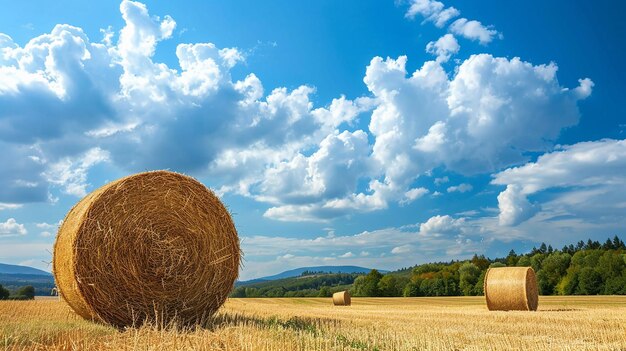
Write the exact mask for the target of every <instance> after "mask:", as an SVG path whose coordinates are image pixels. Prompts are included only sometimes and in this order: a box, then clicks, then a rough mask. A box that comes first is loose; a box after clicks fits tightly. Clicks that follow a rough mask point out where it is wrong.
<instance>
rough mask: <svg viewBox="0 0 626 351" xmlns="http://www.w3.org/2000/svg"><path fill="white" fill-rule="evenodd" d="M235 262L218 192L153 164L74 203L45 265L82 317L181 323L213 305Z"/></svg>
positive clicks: (235, 246) (231, 278) (232, 232)
mask: <svg viewBox="0 0 626 351" xmlns="http://www.w3.org/2000/svg"><path fill="white" fill-rule="evenodd" d="M239 260H240V251H239V238H238V236H237V230H236V229H235V225H234V223H233V221H232V219H231V217H230V214H229V212H228V210H227V209H226V208H225V207H224V205H223V204H222V202H221V201H220V200H219V199H218V198H217V196H215V195H214V194H213V192H212V191H210V190H209V189H207V188H206V187H205V186H204V185H202V184H201V183H199V182H198V181H196V180H195V179H193V178H190V177H187V176H184V175H181V174H178V173H173V172H168V171H154V172H146V173H139V174H135V175H131V176H128V177H126V178H122V179H119V180H117V181H114V182H112V183H109V184H107V185H105V186H103V187H102V188H100V189H97V190H95V191H94V192H92V193H91V194H89V195H87V196H86V197H85V198H83V199H82V200H81V201H80V202H78V203H77V204H76V205H75V206H74V207H73V208H72V209H71V210H70V212H69V213H68V214H67V216H66V217H65V220H64V221H63V224H62V226H61V227H60V228H59V233H58V235H57V239H56V242H55V245H54V257H53V272H54V277H55V280H56V284H57V286H58V288H59V292H60V295H61V296H62V297H63V299H64V300H65V301H66V302H67V303H68V304H69V305H70V306H71V307H72V309H73V310H74V311H76V313H78V314H79V315H81V316H82V317H84V318H86V319H91V320H97V321H101V322H106V323H109V324H112V325H115V326H118V327H124V326H131V325H138V324H141V323H143V322H149V323H154V324H156V325H158V326H165V325H168V324H169V323H173V322H175V323H177V324H179V325H183V326H184V325H192V324H195V323H202V322H203V321H204V320H205V319H206V318H208V317H210V316H211V315H212V314H214V313H215V312H216V311H217V310H218V309H219V307H220V306H221V305H222V304H223V303H224V301H225V300H226V298H227V296H228V294H229V292H230V291H231V290H232V288H233V285H234V282H235V280H236V279H237V276H238V274H239Z"/></svg>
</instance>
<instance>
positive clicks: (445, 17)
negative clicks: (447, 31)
mask: <svg viewBox="0 0 626 351" xmlns="http://www.w3.org/2000/svg"><path fill="white" fill-rule="evenodd" d="M460 14H461V12H459V10H457V9H455V8H454V7H448V8H446V7H445V5H444V4H443V3H441V2H439V1H434V0H411V5H410V6H409V9H408V10H407V12H406V17H407V18H414V17H415V16H416V15H421V16H422V17H424V18H425V19H426V21H431V22H433V23H434V24H435V25H436V26H437V27H439V28H441V27H443V26H444V25H445V24H446V22H448V21H449V20H450V19H452V18H454V17H457V16H458V15H460Z"/></svg>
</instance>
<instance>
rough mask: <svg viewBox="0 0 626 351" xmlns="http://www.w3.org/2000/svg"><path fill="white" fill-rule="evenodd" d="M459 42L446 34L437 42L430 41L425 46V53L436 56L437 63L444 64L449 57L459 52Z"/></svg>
mask: <svg viewBox="0 0 626 351" xmlns="http://www.w3.org/2000/svg"><path fill="white" fill-rule="evenodd" d="M460 48H461V46H459V42H458V41H456V38H455V37H454V35H452V34H446V35H444V36H442V37H441V38H439V39H437V41H431V42H429V43H428V44H427V45H426V52H428V53H430V54H433V55H435V56H437V61H438V62H446V61H448V60H449V59H450V57H451V56H452V55H454V54H456V53H458V52H459V49H460Z"/></svg>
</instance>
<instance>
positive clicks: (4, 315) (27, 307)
mask: <svg viewBox="0 0 626 351" xmlns="http://www.w3.org/2000/svg"><path fill="white" fill-rule="evenodd" d="M0 349H3V350H255V351H256V350H626V296H583V297H581V296H566V297H556V296H549V297H540V300H539V310H538V311H537V312H521V311H516V312H496V311H494V312H490V311H488V310H487V308H486V307H485V302H484V297H441V298H437V297H425V298H353V301H352V306H332V301H331V299H329V298H264V299H252V298H248V299H229V300H228V302H227V303H226V304H225V305H224V307H223V308H222V309H221V310H220V312H219V313H218V314H217V315H216V317H215V318H214V320H213V321H212V322H211V324H210V325H206V326H205V327H204V328H196V329H193V330H187V331H181V330H176V329H175V328H169V329H166V330H158V329H155V328H151V327H150V326H143V327H140V328H136V329H132V328H131V329H126V330H122V331H119V330H117V329H114V328H112V327H108V326H104V325H100V324H96V323H92V322H89V321H85V320H83V319H82V318H80V317H78V316H77V315H75V314H74V313H73V312H72V311H71V309H70V308H69V307H68V306H67V305H65V303H64V302H61V301H59V300H57V299H50V298H49V299H40V300H35V301H0Z"/></svg>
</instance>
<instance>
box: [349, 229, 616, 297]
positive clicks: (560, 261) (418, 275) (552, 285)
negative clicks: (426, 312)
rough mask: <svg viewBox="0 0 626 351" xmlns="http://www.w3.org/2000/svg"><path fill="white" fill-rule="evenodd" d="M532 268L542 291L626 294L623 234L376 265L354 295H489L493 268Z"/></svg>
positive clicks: (354, 288) (357, 284) (355, 286)
mask: <svg viewBox="0 0 626 351" xmlns="http://www.w3.org/2000/svg"><path fill="white" fill-rule="evenodd" d="M507 266H508V267H516V266H517V267H532V268H533V269H534V270H535V272H536V276H537V284H538V287H539V293H540V294H542V295H598V294H601V295H625V294H626V246H625V245H624V242H623V241H622V240H621V239H620V238H619V237H617V236H615V237H614V238H613V239H607V241H606V242H605V243H603V244H601V243H600V242H598V241H592V240H588V241H587V242H583V241H580V242H578V243H577V244H576V245H568V246H564V247H563V248H562V249H560V250H558V249H554V248H552V246H549V245H548V246H547V245H546V244H545V243H543V244H541V246H540V247H539V248H536V247H535V248H533V249H532V250H531V251H530V252H529V253H527V254H523V255H518V254H517V253H515V251H514V250H511V251H510V252H509V254H508V255H507V257H504V258H497V259H493V260H491V259H488V258H486V257H485V256H483V255H480V256H478V255H474V257H472V259H470V260H464V261H450V262H440V263H427V264H422V265H418V266H415V267H413V268H412V269H410V270H406V269H405V270H401V271H400V272H404V273H401V274H400V273H397V272H392V273H389V274H386V275H382V274H381V273H379V272H377V271H376V270H373V271H371V272H370V273H368V274H367V275H363V276H359V277H358V278H356V279H355V281H354V284H353V286H352V288H351V292H352V293H353V295H354V296H460V295H465V296H475V295H482V294H483V281H484V278H485V273H486V272H487V269H488V268H490V267H507ZM407 272H409V273H408V274H407Z"/></svg>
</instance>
